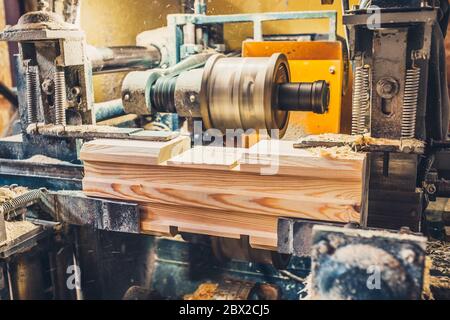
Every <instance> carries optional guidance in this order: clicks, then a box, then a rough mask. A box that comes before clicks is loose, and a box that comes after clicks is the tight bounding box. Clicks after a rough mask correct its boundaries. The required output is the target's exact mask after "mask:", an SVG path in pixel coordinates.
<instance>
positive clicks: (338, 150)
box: [306, 146, 358, 160]
mask: <svg viewBox="0 0 450 320" xmlns="http://www.w3.org/2000/svg"><path fill="white" fill-rule="evenodd" d="M306 150H308V151H310V152H311V153H312V154H314V155H317V156H320V157H322V158H325V159H330V160H334V159H355V157H356V158H358V153H357V152H356V151H355V150H354V149H352V148H351V147H350V146H344V147H331V148H323V147H317V148H311V149H306Z"/></svg>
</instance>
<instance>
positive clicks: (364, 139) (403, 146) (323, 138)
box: [298, 133, 425, 152]
mask: <svg viewBox="0 0 450 320" xmlns="http://www.w3.org/2000/svg"><path fill="white" fill-rule="evenodd" d="M298 143H299V144H302V143H303V144H311V143H316V144H320V143H323V144H336V145H340V146H341V145H347V146H350V147H352V148H354V149H355V150H361V149H364V147H368V146H381V147H382V146H386V147H395V148H398V150H399V151H402V152H422V151H423V150H424V148H425V143H424V142H423V141H420V140H416V139H405V140H391V139H382V138H373V137H371V136H370V135H369V134H365V135H358V136H351V135H345V134H331V133H328V134H321V135H315V136H308V137H305V138H302V139H300V140H299V142H298Z"/></svg>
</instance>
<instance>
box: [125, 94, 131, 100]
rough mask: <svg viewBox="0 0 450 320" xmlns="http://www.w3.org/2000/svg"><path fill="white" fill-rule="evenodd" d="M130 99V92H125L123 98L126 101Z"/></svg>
mask: <svg viewBox="0 0 450 320" xmlns="http://www.w3.org/2000/svg"><path fill="white" fill-rule="evenodd" d="M130 99H131V96H130V94H129V93H125V94H124V96H123V100H124V101H130Z"/></svg>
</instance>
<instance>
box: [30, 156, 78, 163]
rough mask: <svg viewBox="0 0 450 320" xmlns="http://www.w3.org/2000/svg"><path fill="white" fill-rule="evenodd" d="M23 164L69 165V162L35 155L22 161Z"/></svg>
mask: <svg viewBox="0 0 450 320" xmlns="http://www.w3.org/2000/svg"><path fill="white" fill-rule="evenodd" d="M24 161H25V162H33V163H45V164H70V163H69V162H64V161H61V160H58V159H54V158H49V157H47V156H43V155H36V156H34V157H31V158H30V159H27V160H24Z"/></svg>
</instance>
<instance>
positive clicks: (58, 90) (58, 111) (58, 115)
mask: <svg viewBox="0 0 450 320" xmlns="http://www.w3.org/2000/svg"><path fill="white" fill-rule="evenodd" d="M66 103H67V92H66V76H65V74H64V71H58V72H56V73H55V124H57V125H63V126H64V125H66Z"/></svg>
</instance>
